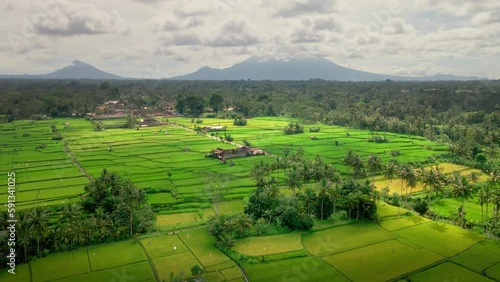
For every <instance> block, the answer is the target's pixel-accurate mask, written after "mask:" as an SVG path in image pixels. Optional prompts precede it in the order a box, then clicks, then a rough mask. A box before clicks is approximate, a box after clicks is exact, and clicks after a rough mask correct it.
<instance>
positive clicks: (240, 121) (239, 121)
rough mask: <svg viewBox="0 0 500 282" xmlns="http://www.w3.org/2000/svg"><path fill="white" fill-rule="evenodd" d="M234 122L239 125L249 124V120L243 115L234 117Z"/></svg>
mask: <svg viewBox="0 0 500 282" xmlns="http://www.w3.org/2000/svg"><path fill="white" fill-rule="evenodd" d="M233 124H234V125H237V126H245V125H247V120H246V119H245V118H244V117H242V116H238V117H235V118H234V122H233Z"/></svg>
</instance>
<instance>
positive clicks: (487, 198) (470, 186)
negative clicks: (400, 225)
mask: <svg viewBox="0 0 500 282" xmlns="http://www.w3.org/2000/svg"><path fill="white" fill-rule="evenodd" d="M499 174H500V172H499V170H498V168H497V167H493V169H492V170H491V172H490V177H489V180H488V182H487V183H486V184H485V185H477V182H478V181H479V174H478V173H477V172H472V173H471V174H470V175H468V176H466V175H462V174H461V173H460V172H458V171H455V172H453V173H451V174H449V175H446V174H444V173H443V168H442V167H440V166H439V165H435V166H432V167H428V168H424V167H422V166H419V167H417V168H415V167H414V166H413V165H411V164H398V163H397V161H396V160H390V161H389V162H388V163H387V164H386V165H385V170H384V176H385V178H386V179H387V181H388V185H387V186H389V183H390V182H391V181H392V180H394V179H396V178H398V179H400V180H401V194H400V195H399V196H401V197H402V199H403V203H402V205H403V206H405V207H406V208H411V207H410V206H409V203H408V199H409V197H410V196H411V195H412V194H413V189H414V188H415V187H416V186H417V185H418V184H419V183H420V184H421V186H422V193H421V196H422V197H421V199H423V200H425V201H426V202H427V205H428V206H431V204H432V202H433V204H434V216H436V215H437V210H436V206H437V200H438V199H439V198H440V195H441V194H443V193H444V192H446V193H444V194H447V195H450V196H453V197H456V198H460V199H461V201H462V204H461V206H460V207H459V208H458V217H459V221H460V222H459V223H460V225H461V226H462V227H466V220H465V200H468V199H470V198H472V197H473V195H474V193H475V192H477V197H478V203H479V204H480V206H481V215H482V225H483V226H484V230H485V231H487V230H488V222H491V224H492V226H493V229H494V230H497V226H498V217H499V216H498V213H499V211H498V210H499V205H500V189H498V183H499ZM403 188H404V192H403ZM408 188H409V189H408ZM388 191H389V189H383V190H382V193H383V195H384V198H387V196H388V195H387V193H388ZM432 194H434V201H433V199H432V198H433V197H432ZM424 196H425V198H424ZM489 204H491V205H493V216H492V217H490V213H489V209H488V208H489ZM484 208H485V209H484Z"/></svg>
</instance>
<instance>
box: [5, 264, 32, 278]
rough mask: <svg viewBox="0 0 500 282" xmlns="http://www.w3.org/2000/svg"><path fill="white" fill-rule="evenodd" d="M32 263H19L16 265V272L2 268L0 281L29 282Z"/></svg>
mask: <svg viewBox="0 0 500 282" xmlns="http://www.w3.org/2000/svg"><path fill="white" fill-rule="evenodd" d="M30 279H31V274H30V265H29V264H19V265H16V271H15V274H11V273H9V272H7V269H5V268H2V270H1V271H0V281H2V282H24V281H26V282H28V281H31V280H30Z"/></svg>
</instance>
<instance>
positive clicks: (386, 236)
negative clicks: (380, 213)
mask: <svg viewBox="0 0 500 282" xmlns="http://www.w3.org/2000/svg"><path fill="white" fill-rule="evenodd" d="M394 238H395V236H394V235H393V234H391V233H390V232H388V231H386V230H385V229H383V228H382V227H380V226H378V225H377V224H375V223H363V224H352V225H346V226H339V227H334V228H331V229H327V230H322V231H317V232H314V233H311V234H307V235H305V236H304V246H305V247H306V248H307V250H308V251H309V252H310V253H311V254H313V255H316V256H320V257H322V256H326V255H330V254H335V253H339V252H343V251H346V250H351V249H355V248H359V247H363V246H366V245H370V244H375V243H378V242H382V241H386V240H390V239H394Z"/></svg>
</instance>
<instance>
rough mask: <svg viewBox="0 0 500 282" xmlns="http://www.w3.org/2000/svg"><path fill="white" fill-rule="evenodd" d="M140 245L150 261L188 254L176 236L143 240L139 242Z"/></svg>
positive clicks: (187, 250)
mask: <svg viewBox="0 0 500 282" xmlns="http://www.w3.org/2000/svg"><path fill="white" fill-rule="evenodd" d="M141 243H142V245H143V246H144V248H145V249H146V251H147V252H148V254H149V257H150V258H152V259H154V258H157V257H165V256H169V255H173V254H178V253H183V252H189V249H188V248H187V247H186V245H184V243H183V242H182V241H181V240H180V239H179V237H177V235H162V236H158V237H150V238H145V239H142V240H141Z"/></svg>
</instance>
